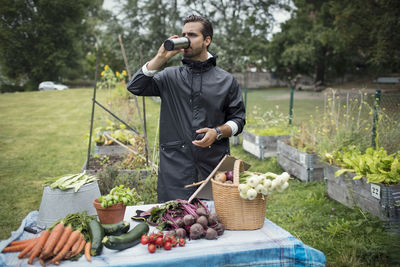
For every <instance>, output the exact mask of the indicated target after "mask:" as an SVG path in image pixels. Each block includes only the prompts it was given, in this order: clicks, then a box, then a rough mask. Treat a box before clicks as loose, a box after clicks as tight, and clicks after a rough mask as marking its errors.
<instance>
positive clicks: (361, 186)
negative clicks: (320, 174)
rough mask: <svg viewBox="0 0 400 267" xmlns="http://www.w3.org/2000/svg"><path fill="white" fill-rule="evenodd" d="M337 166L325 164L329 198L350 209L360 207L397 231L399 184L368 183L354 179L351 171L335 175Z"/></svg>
mask: <svg viewBox="0 0 400 267" xmlns="http://www.w3.org/2000/svg"><path fill="white" fill-rule="evenodd" d="M339 169H340V168H339V167H336V166H333V165H329V164H325V167H324V175H325V179H326V188H327V192H328V195H329V197H331V198H332V199H334V200H336V201H338V202H340V203H342V204H343V205H345V206H347V207H350V208H353V207H355V206H357V207H360V208H361V209H362V210H364V211H368V212H369V213H370V214H372V215H374V216H377V217H379V218H380V219H382V220H384V221H386V222H387V226H388V228H389V229H390V230H394V231H400V185H391V186H386V185H383V184H375V183H367V179H366V178H364V177H363V178H361V179H359V180H354V179H353V177H354V176H355V174H353V173H345V174H342V175H340V176H338V177H335V172H336V171H338V170H339Z"/></svg>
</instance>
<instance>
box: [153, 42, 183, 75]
mask: <svg viewBox="0 0 400 267" xmlns="http://www.w3.org/2000/svg"><path fill="white" fill-rule="evenodd" d="M175 38H179V36H178V35H172V36H170V37H169V39H175ZM183 50H184V49H183V48H182V49H179V50H172V51H168V50H166V49H165V48H164V43H163V44H162V45H161V46H160V48H159V49H158V52H157V55H156V56H155V57H153V59H152V60H150V62H149V63H148V64H147V69H148V70H159V69H161V67H162V66H163V65H164V64H165V63H167V61H168V60H170V59H171V58H172V57H173V56H175V55H176V54H179V53H181V52H183Z"/></svg>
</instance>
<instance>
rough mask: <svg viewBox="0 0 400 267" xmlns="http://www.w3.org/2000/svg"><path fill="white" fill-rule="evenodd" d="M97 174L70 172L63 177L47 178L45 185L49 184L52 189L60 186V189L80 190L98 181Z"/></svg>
mask: <svg viewBox="0 0 400 267" xmlns="http://www.w3.org/2000/svg"><path fill="white" fill-rule="evenodd" d="M97 180H98V179H97V178H96V176H93V175H89V174H86V173H85V172H82V173H77V174H68V175H63V176H61V177H54V178H48V179H46V181H45V183H44V185H45V186H47V185H48V186H49V187H50V188H51V189H55V188H58V189H60V190H68V189H74V191H75V192H78V190H79V188H81V186H83V185H85V184H88V183H91V182H94V181H97Z"/></svg>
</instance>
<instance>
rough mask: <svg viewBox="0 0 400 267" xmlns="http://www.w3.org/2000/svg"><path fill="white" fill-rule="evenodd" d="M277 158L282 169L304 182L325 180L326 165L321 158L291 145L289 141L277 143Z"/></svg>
mask: <svg viewBox="0 0 400 267" xmlns="http://www.w3.org/2000/svg"><path fill="white" fill-rule="evenodd" d="M277 157H278V164H279V165H280V166H281V167H282V169H284V170H285V171H286V172H288V173H289V174H290V175H293V176H295V177H297V178H299V179H300V180H301V181H303V182H312V181H323V180H324V165H323V163H321V162H320V159H319V156H318V155H317V154H310V153H307V152H304V151H301V150H299V149H297V148H295V147H293V146H291V145H289V144H288V140H287V139H285V140H278V141H277Z"/></svg>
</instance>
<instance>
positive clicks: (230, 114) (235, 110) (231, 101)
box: [226, 79, 246, 135]
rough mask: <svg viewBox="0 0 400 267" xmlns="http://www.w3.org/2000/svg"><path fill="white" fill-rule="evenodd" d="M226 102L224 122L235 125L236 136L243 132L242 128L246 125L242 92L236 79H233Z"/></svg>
mask: <svg viewBox="0 0 400 267" xmlns="http://www.w3.org/2000/svg"><path fill="white" fill-rule="evenodd" d="M227 102H228V103H227V112H226V121H230V120H231V121H234V122H235V123H236V124H237V126H238V131H237V133H236V134H235V135H238V134H240V133H241V132H242V131H243V127H244V125H245V124H246V111H245V107H244V102H243V96H242V90H241V89H240V86H239V83H238V82H237V81H236V79H233V81H232V85H231V88H230V91H229V97H228V101H227Z"/></svg>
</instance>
